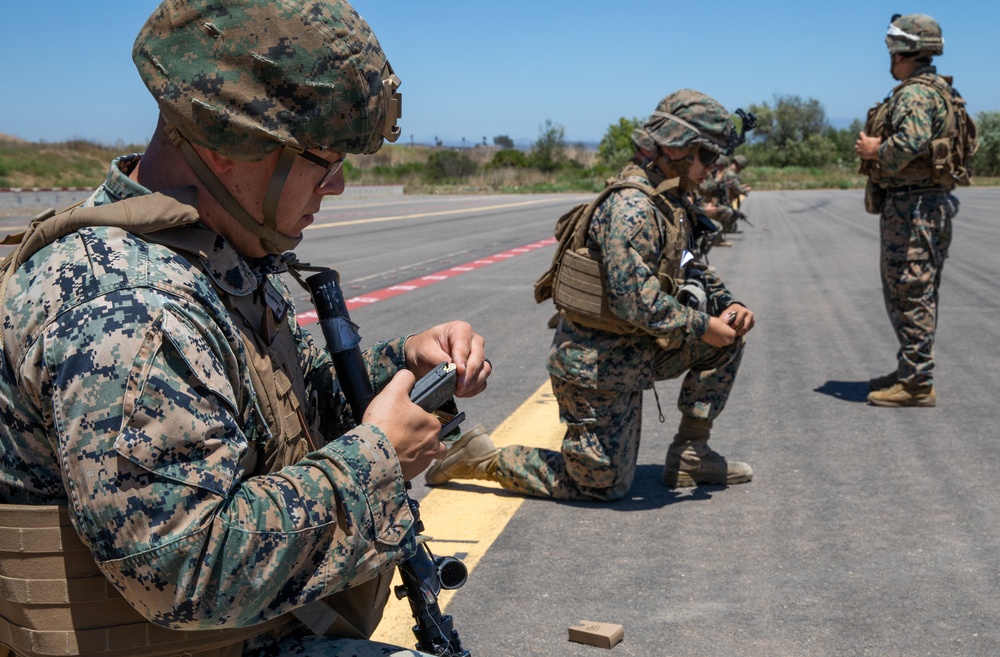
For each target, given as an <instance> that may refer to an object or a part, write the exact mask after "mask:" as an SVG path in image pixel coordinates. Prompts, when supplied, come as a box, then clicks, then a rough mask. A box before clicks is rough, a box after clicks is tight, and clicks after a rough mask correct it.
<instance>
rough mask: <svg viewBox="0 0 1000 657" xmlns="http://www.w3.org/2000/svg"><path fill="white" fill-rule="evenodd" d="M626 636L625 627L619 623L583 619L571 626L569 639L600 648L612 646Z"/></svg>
mask: <svg viewBox="0 0 1000 657" xmlns="http://www.w3.org/2000/svg"><path fill="white" fill-rule="evenodd" d="M624 637H625V628H624V627H622V626H621V625H618V624H617V623H596V622H594V621H587V620H582V621H580V623H579V625H577V626H576V627H571V628H569V640H570V641H576V642H577V643H586V644H587V645H589V646H597V647H598V648H608V649H610V648H612V647H613V646H614V645H615V644H616V643H618V642H619V641H621V640H622V639H623V638H624Z"/></svg>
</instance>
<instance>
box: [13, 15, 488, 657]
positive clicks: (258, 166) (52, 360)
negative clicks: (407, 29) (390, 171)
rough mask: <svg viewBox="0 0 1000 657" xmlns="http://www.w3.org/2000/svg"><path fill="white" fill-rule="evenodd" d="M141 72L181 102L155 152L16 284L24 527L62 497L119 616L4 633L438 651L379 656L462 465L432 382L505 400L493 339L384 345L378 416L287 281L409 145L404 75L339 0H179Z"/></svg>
mask: <svg viewBox="0 0 1000 657" xmlns="http://www.w3.org/2000/svg"><path fill="white" fill-rule="evenodd" d="M265 23H266V24H267V26H268V29H267V30H264V29H263V26H264V25H265ZM265 34H266V37H265ZM293 36H294V39H292V38H291V37H293ZM269 39H272V40H273V42H272V41H269ZM248 41H253V42H254V45H253V46H252V47H251V46H248V45H247V44H248ZM227 47H228V48H231V50H226V48H227ZM175 53H179V54H180V55H181V56H180V57H176V56H175ZM134 59H135V61H136V63H137V66H138V67H139V69H140V73H141V74H142V76H143V79H144V82H146V84H147V86H148V87H149V88H150V90H151V92H152V93H153V95H154V97H155V98H156V99H157V101H158V104H159V105H160V109H161V120H160V125H159V126H158V129H157V132H156V134H155V135H154V137H153V139H152V141H151V143H150V146H149V149H148V150H147V152H146V153H145V154H143V155H139V154H135V155H129V156H123V157H121V158H118V159H116V160H115V161H114V162H113V163H112V165H111V168H110V172H109V175H108V177H107V179H106V181H105V182H104V184H103V185H102V186H101V187H100V188H99V189H98V190H97V191H96V192H95V193H94V194H93V195H92V196H91V197H90V198H89V199H88V200H87V201H86V202H85V203H84V204H83V207H81V208H77V209H74V210H72V211H68V212H63V213H58V214H56V215H55V216H52V217H47V218H45V219H44V220H42V221H39V222H36V224H34V225H33V226H32V230H31V232H30V233H29V235H28V236H26V237H25V240H24V242H22V245H21V247H19V250H18V251H17V252H15V254H14V256H13V258H12V259H11V260H9V261H8V262H7V263H6V268H5V269H4V272H3V273H4V277H3V288H2V289H3V290H4V291H5V294H3V327H2V328H3V333H2V335H3V351H4V354H3V355H4V358H3V362H2V364H0V366H2V371H0V418H2V422H0V445H2V449H0V501H2V502H3V503H4V504H0V512H3V513H5V514H6V513H7V511H8V510H9V509H13V510H17V509H18V508H20V507H14V506H12V505H25V507H24V508H27V509H28V510H29V511H30V509H33V508H37V509H39V511H41V510H43V509H49V508H55V507H59V510H60V513H64V514H66V515H67V516H68V523H69V526H71V527H72V529H73V530H75V533H74V532H71V535H69V536H65V537H64V538H63V543H64V545H69V546H71V547H70V548H69V549H78V550H79V551H82V552H84V554H86V555H87V556H88V558H92V562H93V563H92V564H91V565H94V564H96V569H95V570H94V571H93V573H92V574H91V575H90V577H89V580H97V581H96V582H95V583H96V584H97V588H98V590H99V591H101V592H102V593H101V596H102V597H98V598H90V597H87V598H84V600H83V602H82V604H83V605H84V606H85V605H88V604H97V603H98V602H99V603H100V604H102V605H106V606H105V607H103V608H108V609H112V610H114V609H117V610H118V611H117V612H116V613H111V614H104V616H105V618H103V619H99V620H100V621H103V622H101V623H100V624H99V625H97V627H94V628H91V627H84V626H80V625H78V624H77V622H76V618H77V616H76V615H74V613H75V612H79V610H80V607H79V606H77V607H75V608H71V609H69V612H68V613H69V615H70V616H72V618H73V622H72V623H70V622H68V621H67V626H66V627H61V626H59V623H57V622H55V621H52V620H51V619H52V618H54V617H55V614H56V613H57V612H59V613H62V614H64V615H65V614H66V611H65V607H66V605H64V604H62V603H63V602H64V601H63V600H60V601H59V603H60V604H59V605H54V606H51V607H45V606H43V612H44V613H43V616H42V618H43V622H42V626H41V627H40V628H31V627H14V626H13V621H10V623H11V624H10V625H9V626H8V625H5V626H4V632H3V633H2V634H0V636H14V637H15V638H16V637H17V636H21V635H25V636H29V635H30V636H38V633H39V632H42V633H43V634H46V633H47V634H52V633H54V632H57V631H58V633H59V636H60V637H65V639H66V640H65V644H66V645H79V646H84V645H86V643H87V641H89V640H90V636H91V635H92V634H94V633H95V632H100V633H101V636H102V637H110V639H107V640H105V642H104V644H102V645H103V647H102V648H99V649H88V650H85V652H86V654H88V655H90V654H93V655H99V654H104V653H107V654H114V655H120V654H123V653H122V652H121V650H120V649H118V650H117V651H116V649H115V643H116V642H118V643H119V645H126V646H127V645H133V647H134V649H133V650H132V651H131V653H130V654H146V655H150V656H153V655H171V654H181V653H183V654H185V655H197V656H199V657H201V656H204V657H209V656H215V657H221V656H223V655H225V656H226V657H229V656H231V655H234V654H240V653H241V652H242V654H244V655H247V656H250V655H253V656H254V657H260V656H261V655H310V656H312V655H315V656H319V655H324V656H343V657H348V656H353V657H375V656H381V655H420V654H422V653H418V652H415V651H412V650H406V649H401V648H399V647H396V646H388V645H383V644H378V643H374V642H370V641H368V640H367V638H368V636H370V634H371V631H373V630H374V629H375V625H376V624H377V622H378V620H379V618H380V617H381V610H382V607H383V606H384V604H385V602H386V599H387V596H388V584H389V581H390V579H391V576H392V569H393V568H394V566H395V565H396V564H398V563H400V562H401V561H403V560H405V559H407V558H409V557H410V556H412V555H413V553H414V551H415V549H416V540H415V536H414V531H413V516H412V514H411V512H410V509H409V506H408V501H407V494H406V488H405V481H406V480H408V479H410V478H412V477H413V476H415V475H416V474H418V473H419V472H420V471H422V470H423V469H424V468H425V467H426V466H427V465H429V464H430V462H431V461H432V459H433V458H434V457H435V456H440V455H442V454H443V453H444V451H445V448H444V446H443V444H442V443H441V442H440V441H439V439H438V432H439V430H440V423H439V421H438V420H437V419H436V418H435V417H434V416H433V415H431V414H429V413H425V412H424V411H423V410H422V409H420V408H419V407H417V406H416V405H413V404H410V403H409V401H408V393H409V387H410V386H411V385H412V381H413V380H414V378H415V377H417V376H419V375H421V374H423V373H424V372H425V371H427V370H429V369H430V368H431V367H433V365H435V364H436V363H437V362H439V361H440V360H449V361H453V362H455V363H456V364H458V366H459V374H460V383H459V388H460V390H459V392H460V394H474V393H475V392H477V391H478V390H480V389H482V388H483V387H484V386H485V379H486V376H487V375H488V372H489V368H488V367H487V366H486V365H484V354H483V351H482V338H481V336H478V335H476V334H475V333H474V332H473V331H472V330H471V327H469V326H468V325H467V324H465V323H463V322H452V323H449V324H445V325H441V326H439V327H435V328H432V329H429V330H427V331H424V332H422V333H417V334H414V335H412V336H410V337H400V338H396V339H393V340H389V341H385V342H379V343H377V344H376V345H375V346H374V347H372V348H371V349H370V350H369V351H368V352H366V353H365V355H364V362H365V367H366V368H367V372H368V375H369V377H370V379H371V382H372V384H373V386H374V388H375V390H376V391H377V392H379V394H378V395H377V396H376V397H375V399H374V400H373V401H372V402H371V405H370V406H369V407H368V408H369V411H368V413H366V414H365V416H364V419H365V422H364V423H362V424H359V425H357V426H354V422H353V420H352V419H351V417H350V415H349V414H348V413H347V412H346V411H347V409H346V405H345V399H344V396H343V394H342V392H341V390H340V386H339V384H338V382H337V379H336V374H335V371H334V369H333V366H332V359H331V357H330V354H329V352H327V351H326V350H325V349H323V348H320V347H319V346H318V345H317V344H316V343H315V342H314V340H313V339H312V337H311V336H310V334H309V333H308V332H307V331H305V330H303V329H301V328H300V327H299V326H298V323H297V322H296V315H295V309H294V307H293V305H292V303H293V302H292V296H291V294H290V293H289V291H288V289H287V288H286V287H285V285H284V283H283V281H282V278H281V276H280V275H281V274H282V273H284V272H285V271H286V270H287V268H288V265H287V263H288V258H287V257H286V256H285V255H282V251H283V250H284V248H290V247H293V246H295V245H296V244H297V243H298V242H299V241H300V240H301V224H302V222H303V219H302V214H303V212H305V211H304V210H303V208H304V207H306V206H307V205H308V206H314V207H315V208H318V207H319V202H320V201H321V200H322V197H323V196H324V195H326V194H339V193H341V192H342V191H343V177H342V175H340V174H339V171H340V162H342V157H341V159H339V160H338V159H337V155H342V154H344V153H347V152H374V151H375V150H377V149H378V148H379V147H380V146H381V143H382V141H383V139H384V138H390V139H392V138H394V137H395V135H398V128H397V127H396V126H395V123H396V118H397V117H398V110H397V106H398V97H397V95H396V92H395V89H396V87H397V86H398V79H397V78H395V76H394V75H392V73H391V69H390V68H389V67H388V62H387V61H386V59H385V56H384V54H383V53H382V50H381V47H380V46H379V44H378V41H377V40H376V39H375V36H374V34H373V33H372V32H371V29H370V28H369V26H368V25H367V24H366V23H365V21H364V20H363V19H362V18H361V17H360V16H358V15H357V13H356V12H354V10H353V9H352V8H351V7H350V5H348V4H347V3H346V2H341V1H338V0H331V1H329V2H317V3H311V4H310V5H309V6H308V11H307V7H305V6H301V7H298V8H296V7H295V4H294V2H283V3H281V4H280V5H279V3H275V2H271V1H269V0H250V1H244V2H235V1H233V2H221V3H220V2H212V3H208V2H207V1H204V2H203V1H198V0H168V1H167V2H164V3H163V4H162V5H161V6H160V7H159V8H158V9H157V10H156V11H155V12H154V14H153V15H152V16H151V17H150V19H149V21H148V22H147V24H146V25H145V26H144V27H143V30H142V31H141V32H140V34H139V37H138V39H137V40H136V46H135V51H134ZM302 76H306V78H307V79H305V78H303V77H302ZM208 82H211V84H209V83H208ZM282 82H284V83H285V86H284V88H283V90H281V91H278V90H277V89H279V88H281V85H280V84H279V83H282ZM272 93H274V94H279V95H278V96H275V97H273V98H271V99H270V102H264V101H268V98H269V94H272ZM282 93H283V94H286V95H285V96H281V95H280V94H282ZM246 97H256V98H257V99H258V100H259V101H260V103H259V104H258V105H257V106H256V107H249V106H247V105H243V104H242V101H241V100H240V99H241V98H246ZM278 101H284V103H283V104H282V103H279V102H278ZM279 110H280V111H279ZM168 133H169V136H168ZM192 143H193V144H195V145H196V147H192ZM331 154H332V155H333V157H331ZM307 160H308V161H307ZM199 162H200V167H199ZM317 165H319V166H317ZM234 168H237V169H240V171H241V174H240V181H241V182H242V183H244V184H245V185H248V186H249V187H251V188H253V189H268V190H269V195H268V198H270V194H271V193H273V194H274V195H275V196H274V199H273V202H270V201H269V200H268V198H264V197H263V195H261V196H260V197H252V196H249V195H247V194H246V193H244V192H241V191H240V189H239V186H238V185H234V184H233V180H234V179H233V178H232V177H230V176H229V173H230V172H231V171H232V170H233V169H234ZM223 179H225V182H223ZM166 183H172V184H173V186H170V185H167V184H166ZM283 191H284V192H285V194H284V195H282V192H283ZM255 198H256V201H255V200H254V199H255ZM279 201H280V202H279ZM243 220H248V221H249V223H244V222H243ZM296 228H297V229H298V230H293V229H296ZM283 230H284V231H285V232H282V231H283ZM296 233H297V234H296ZM405 370H411V371H412V373H407V374H405V375H404V374H402V372H403V371H405ZM9 529H10V528H6V527H4V528H0V530H2V531H8V530H9ZM75 535H76V536H78V537H79V538H78V539H77V538H75V537H74V536H75ZM7 538H9V537H5V539H4V543H5V544H8V541H7ZM80 541H82V543H80ZM72 546H76V547H75V548H74V547H72ZM63 549H64V551H65V550H66V549H67V548H65V547H64V548H63ZM67 555H68V553H67ZM67 555H62V554H59V556H60V558H66V559H70V557H72V558H73V559H79V558H81V557H78V556H73V555H68V556H67ZM53 576H56V575H53ZM103 578H106V580H107V581H103ZM89 580H88V583H89ZM52 581H55V582H57V583H58V581H59V580H52ZM102 581H103V584H105V585H106V584H107V582H108V581H109V582H110V583H111V584H112V585H113V588H112V587H107V586H102V585H101V583H102ZM25 586H26V588H27V590H31V589H30V586H31V582H30V581H28V582H27V584H26V585H25ZM69 590H70V591H72V590H73V587H70V588H69ZM28 597H29V598H30V596H28ZM70 598H71V600H70V603H72V604H77V602H76V601H75V600H73V598H74V596H73V595H70ZM123 598H124V599H123ZM91 600H93V601H94V602H90V601H91ZM338 600H339V601H341V602H343V603H344V604H342V605H340V606H338V603H337V601H338ZM119 601H120V602H121V603H122V604H121V605H118V602H119ZM126 601H127V604H125V603H126ZM317 601H321V602H317ZM29 602H34V600H29ZM355 604H356V605H357V606H356V607H355V608H353V609H352V608H351V606H350V605H355ZM107 605H112V606H107ZM317 605H325V606H323V607H322V608H319V607H317ZM28 606H29V607H30V606H31V605H28ZM46 610H47V611H46ZM334 610H336V613H335V611H334ZM303 611H308V612H309V613H308V614H303V613H302V612H303ZM353 612H356V614H355V613H353ZM25 613H26V614H27V615H29V616H30V614H31V613H33V612H32V610H31V609H28V610H27V611H26V612H25ZM45 614H48V615H45ZM317 614H319V616H317ZM338 614H339V615H338ZM45 619H48V620H45ZM300 619H301V620H300ZM3 622H4V623H7V622H8V620H7V619H4V620H3ZM163 628H168V629H166V630H164V629H163ZM317 628H320V630H321V631H320V633H319V635H317ZM192 631H193V632H192ZM12 647H13V648H14V651H15V653H16V654H21V655H33V654H35V653H34V649H33V648H32V646H31V643H30V642H25V645H19V644H16V643H15V644H14V645H13V646H12ZM79 649H80V650H83V648H79ZM60 650H66V648H65V647H62V648H60ZM59 654H77V653H71V652H60V653H59Z"/></svg>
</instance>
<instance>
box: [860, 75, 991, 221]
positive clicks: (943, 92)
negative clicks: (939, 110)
mask: <svg viewBox="0 0 1000 657" xmlns="http://www.w3.org/2000/svg"><path fill="white" fill-rule="evenodd" d="M951 83H952V77H951V76H948V75H937V74H921V75H917V76H914V77H911V78H907V79H906V80H903V81H902V82H901V83H899V84H898V85H896V87H895V88H894V89H893V90H892V92H891V93H890V94H889V96H888V97H886V99H885V100H883V101H882V102H881V103H879V104H878V105H876V106H875V107H873V108H871V109H870V110H868V116H867V117H866V119H865V130H864V132H865V134H866V135H870V136H872V137H880V138H881V139H882V140H885V139H888V138H889V137H890V136H892V126H891V125H890V123H889V121H890V118H891V117H890V116H889V107H890V105H891V104H892V99H893V98H895V97H896V95H897V94H898V93H899V91H900V90H901V89H903V88H904V87H906V86H908V85H911V84H920V85H923V86H925V87H930V88H931V89H933V90H934V91H936V92H937V93H938V95H939V96H941V98H942V100H944V104H945V119H944V125H943V126H942V130H941V134H942V136H941V137H938V138H937V139H933V140H931V143H930V146H929V147H928V149H927V150H926V151H925V152H923V153H921V154H920V155H918V156H917V157H915V158H914V159H913V161H912V162H910V163H909V164H908V165H907V166H906V168H905V169H903V171H901V172H900V173H899V174H896V176H895V177H897V178H903V179H907V178H909V179H912V180H913V181H914V182H916V181H921V180H928V179H930V180H931V181H932V182H933V183H934V184H935V185H940V186H942V187H944V188H945V190H947V191H951V190H952V189H954V188H955V186H956V185H962V186H966V185H969V184H970V177H971V175H970V172H969V169H968V161H967V160H968V159H970V158H971V157H972V155H974V154H975V152H976V150H977V149H978V140H977V131H976V125H975V123H973V122H972V121H971V120H969V118H968V113H967V111H966V109H965V99H963V98H962V97H961V96H959V95H958V94H957V93H956V92H955V90H954V89H953V88H952V86H951ZM858 173H861V174H863V175H866V176H868V178H869V181H870V182H871V183H873V184H875V185H878V184H879V183H880V182H881V180H882V168H881V167H880V166H879V162H878V160H862V161H861V165H860V167H859V168H858ZM869 212H871V210H869Z"/></svg>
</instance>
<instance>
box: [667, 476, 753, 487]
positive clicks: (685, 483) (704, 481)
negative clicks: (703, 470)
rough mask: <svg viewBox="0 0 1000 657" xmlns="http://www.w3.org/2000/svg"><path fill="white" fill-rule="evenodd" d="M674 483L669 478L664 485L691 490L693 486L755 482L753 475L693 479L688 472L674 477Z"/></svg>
mask: <svg viewBox="0 0 1000 657" xmlns="http://www.w3.org/2000/svg"><path fill="white" fill-rule="evenodd" d="M672 479H673V481H671V480H669V479H668V478H667V477H664V478H663V485H664V486H666V487H667V488H691V487H693V486H699V485H701V486H732V485H734V484H746V483H749V482H750V481H753V475H752V474H748V475H732V476H729V477H724V478H723V477H719V478H715V477H698V478H695V477H692V476H691V475H689V474H687V473H686V472H679V473H677V475H676V476H674V477H672Z"/></svg>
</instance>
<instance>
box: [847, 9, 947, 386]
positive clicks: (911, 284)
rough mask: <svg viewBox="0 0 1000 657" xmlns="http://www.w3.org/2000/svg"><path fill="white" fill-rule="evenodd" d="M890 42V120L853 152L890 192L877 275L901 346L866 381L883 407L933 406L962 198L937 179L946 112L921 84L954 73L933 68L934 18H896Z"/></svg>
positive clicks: (937, 49)
mask: <svg viewBox="0 0 1000 657" xmlns="http://www.w3.org/2000/svg"><path fill="white" fill-rule="evenodd" d="M886 43H887V45H888V47H889V52H890V58H891V60H892V64H891V70H892V75H893V77H895V78H896V79H897V80H900V81H903V82H904V84H901V85H900V86H899V87H897V88H896V90H894V93H893V94H891V96H890V97H889V98H887V100H886V101H885V105H884V107H883V108H882V109H883V110H884V117H885V119H884V121H879V123H880V125H876V126H866V132H863V133H862V134H861V137H860V138H859V139H858V142H857V146H856V150H857V151H858V154H859V155H860V157H861V158H862V160H864V161H866V163H865V164H863V165H862V167H863V170H866V171H867V172H868V173H869V175H871V176H872V182H871V183H870V185H874V186H876V188H877V189H878V190H881V192H882V194H881V195H882V196H884V201H883V202H882V205H881V208H880V232H881V258H880V272H881V278H882V291H883V298H884V301H885V308H886V311H887V312H888V315H889V320H890V322H891V323H892V327H893V330H894V331H895V333H896V338H897V340H898V342H899V350H898V352H897V354H896V356H897V369H896V371H894V372H891V373H890V374H888V375H885V376H881V377H876V378H874V379H872V380H871V381H870V382H869V383H870V386H871V388H872V392H871V393H870V394H869V396H868V400H869V402H871V403H872V404H875V405H878V406H934V405H936V403H937V401H936V400H937V397H936V393H935V390H934V337H935V332H936V329H937V320H938V311H937V307H938V289H939V287H940V285H941V272H942V269H943V267H944V261H945V259H946V258H947V257H948V249H949V246H950V245H951V238H952V219H953V218H954V217H955V215H956V213H957V212H958V200H957V199H956V198H955V197H954V196H953V195H952V194H951V193H950V192H951V190H952V188H953V187H954V184H950V185H949V184H942V182H940V181H937V180H936V179H935V178H934V176H933V167H932V166H930V164H929V162H930V159H929V158H930V149H931V142H932V141H933V140H935V139H937V138H939V137H941V136H942V134H943V130H944V126H945V121H946V118H947V114H948V111H947V105H946V103H945V99H944V98H943V97H942V95H941V93H940V92H939V91H937V90H936V89H935V88H933V87H932V86H930V84H927V83H922V82H923V80H924V79H926V80H927V81H928V82H930V81H933V80H934V79H937V80H938V81H939V82H940V83H941V84H945V85H946V86H945V88H946V89H950V80H948V81H945V80H943V79H941V77H940V76H938V74H937V69H936V68H935V67H934V66H932V65H931V60H932V56H933V55H940V54H942V53H943V52H944V41H943V39H942V37H941V28H940V27H939V26H938V24H937V22H936V21H934V19H933V18H931V17H930V16H926V15H922V14H913V15H908V16H898V15H897V16H895V17H893V20H892V21H891V23H890V26H889V33H888V35H887V37H886ZM907 81H911V82H912V83H906V82H907ZM876 109H878V108H876ZM874 115H875V110H873V112H872V116H874ZM868 132H870V133H871V134H868Z"/></svg>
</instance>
